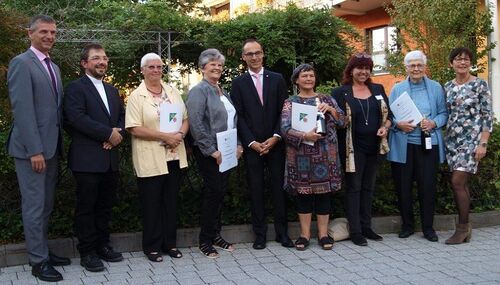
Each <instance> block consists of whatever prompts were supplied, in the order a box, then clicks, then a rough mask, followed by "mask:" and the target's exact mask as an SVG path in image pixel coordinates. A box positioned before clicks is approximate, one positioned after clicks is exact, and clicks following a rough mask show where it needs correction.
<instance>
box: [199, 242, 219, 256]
mask: <svg viewBox="0 0 500 285" xmlns="http://www.w3.org/2000/svg"><path fill="white" fill-rule="evenodd" d="M200 251H201V253H203V255H205V256H206V257H208V258H217V257H219V253H218V252H217V250H215V248H214V247H213V246H212V245H211V244H208V243H204V244H202V245H200Z"/></svg>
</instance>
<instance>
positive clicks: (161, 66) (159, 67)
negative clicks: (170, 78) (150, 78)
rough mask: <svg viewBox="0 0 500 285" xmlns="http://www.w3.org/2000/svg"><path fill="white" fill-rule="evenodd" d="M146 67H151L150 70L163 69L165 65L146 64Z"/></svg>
mask: <svg viewBox="0 0 500 285" xmlns="http://www.w3.org/2000/svg"><path fill="white" fill-rule="evenodd" d="M146 68H147V69H149V70H155V69H159V70H162V69H163V65H148V66H146Z"/></svg>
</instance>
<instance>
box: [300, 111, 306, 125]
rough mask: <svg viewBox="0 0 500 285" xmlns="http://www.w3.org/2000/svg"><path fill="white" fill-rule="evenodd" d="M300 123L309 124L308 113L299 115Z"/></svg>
mask: <svg viewBox="0 0 500 285" xmlns="http://www.w3.org/2000/svg"><path fill="white" fill-rule="evenodd" d="M299 121H303V122H304V123H307V114H306V113H299Z"/></svg>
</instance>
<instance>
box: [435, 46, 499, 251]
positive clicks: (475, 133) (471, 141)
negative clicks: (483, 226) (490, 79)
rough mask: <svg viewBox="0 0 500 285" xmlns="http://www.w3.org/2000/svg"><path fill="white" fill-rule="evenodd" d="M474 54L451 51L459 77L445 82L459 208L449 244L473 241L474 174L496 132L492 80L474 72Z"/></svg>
mask: <svg viewBox="0 0 500 285" xmlns="http://www.w3.org/2000/svg"><path fill="white" fill-rule="evenodd" d="M472 60H473V55H472V52H471V51H470V50H469V49H468V48H464V47H459V48H455V49H453V50H452V51H451V53H450V56H449V61H450V65H451V67H452V68H453V70H454V71H455V79H453V80H451V81H449V82H447V83H446V84H445V85H444V88H445V92H446V105H447V107H448V112H449V117H448V126H447V129H446V135H445V145H446V158H447V160H448V165H449V167H450V170H451V171H452V176H451V185H452V187H453V195H454V198H455V203H456V204H457V209H458V224H457V225H456V230H455V233H454V234H453V236H451V237H450V238H449V239H447V240H446V244H460V243H463V242H469V240H470V237H471V225H470V223H469V208H470V192H469V187H468V185H467V181H468V179H469V176H470V174H475V173H476V172H477V167H478V164H479V161H480V160H481V159H482V158H483V157H484V156H485V155H486V150H487V147H488V139H489V137H490V133H491V132H492V121H493V114H492V106H491V93H490V90H489V88H488V83H487V82H486V81H484V80H483V79H480V78H477V77H475V76H473V75H472V74H470V68H471V66H472Z"/></svg>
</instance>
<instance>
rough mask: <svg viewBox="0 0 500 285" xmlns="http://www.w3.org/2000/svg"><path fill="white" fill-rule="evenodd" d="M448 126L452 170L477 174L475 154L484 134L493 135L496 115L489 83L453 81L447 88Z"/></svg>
mask: <svg viewBox="0 0 500 285" xmlns="http://www.w3.org/2000/svg"><path fill="white" fill-rule="evenodd" d="M444 89H445V92H446V105H447V107H448V113H449V116H448V125H447V127H446V135H445V137H444V140H445V145H446V160H447V161H448V165H449V167H450V170H460V171H465V172H469V173H476V172H477V165H478V163H477V161H476V160H475V159H474V152H475V150H476V147H477V146H478V145H479V139H480V137H481V132H492V130H493V127H492V124H493V113H492V107H491V93H490V90H489V88H488V83H486V81H484V80H483V79H480V78H476V79H474V80H472V81H470V82H467V83H466V84H463V85H457V84H456V83H455V82H454V81H449V82H447V83H446V84H445V85H444Z"/></svg>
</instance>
